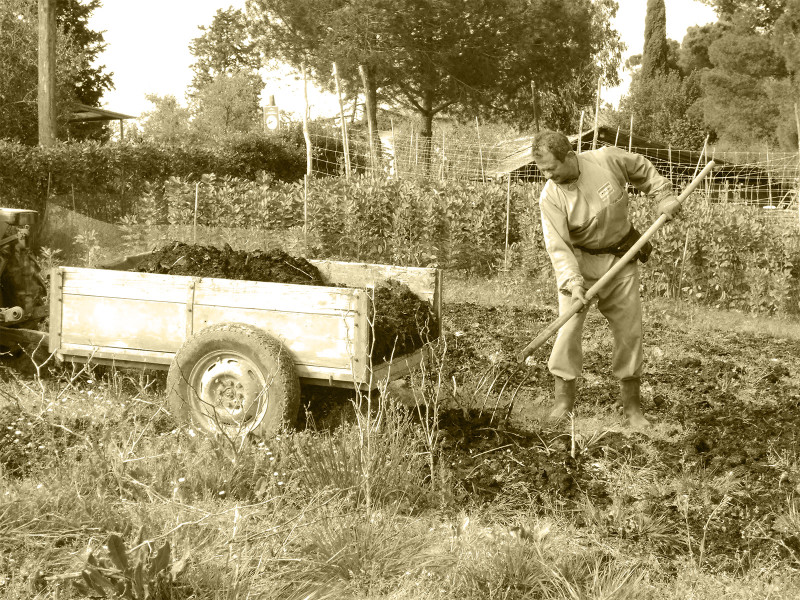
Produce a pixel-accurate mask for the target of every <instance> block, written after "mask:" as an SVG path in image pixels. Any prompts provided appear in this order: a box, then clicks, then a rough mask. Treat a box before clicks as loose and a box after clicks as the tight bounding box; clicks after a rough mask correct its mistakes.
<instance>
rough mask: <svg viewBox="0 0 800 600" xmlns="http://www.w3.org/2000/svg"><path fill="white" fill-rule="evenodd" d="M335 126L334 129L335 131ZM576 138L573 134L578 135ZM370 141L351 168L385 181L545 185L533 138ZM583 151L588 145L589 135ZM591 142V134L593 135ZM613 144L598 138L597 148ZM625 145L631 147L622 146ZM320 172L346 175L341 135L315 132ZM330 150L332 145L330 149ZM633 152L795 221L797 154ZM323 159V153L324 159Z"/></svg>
mask: <svg viewBox="0 0 800 600" xmlns="http://www.w3.org/2000/svg"><path fill="white" fill-rule="evenodd" d="M332 131H333V130H332ZM575 137H576V136H575ZM377 138H378V139H376V140H375V142H373V144H372V148H371V147H370V146H371V145H370V143H369V136H368V135H366V134H364V132H358V133H357V134H356V135H354V136H352V137H351V138H350V139H349V148H350V155H351V164H352V165H356V166H354V167H353V169H352V173H354V174H356V175H370V176H378V177H385V178H399V179H402V178H420V177H422V178H428V179H438V180H465V179H466V180H472V181H476V182H481V181H484V182H485V181H496V180H498V179H504V178H507V177H509V176H510V177H511V178H512V179H514V180H516V179H522V180H525V181H535V182H542V181H543V178H542V175H541V173H540V172H539V171H538V169H537V168H536V166H535V164H534V163H533V159H532V156H531V150H530V146H531V139H532V138H531V136H519V137H515V138H512V139H481V130H480V128H479V127H477V126H476V128H475V129H474V130H473V131H471V132H470V131H469V130H459V131H458V134H457V135H453V134H448V133H447V132H446V131H444V130H443V131H440V132H434V134H433V135H432V136H430V137H423V136H421V135H420V134H419V132H416V131H414V129H409V128H407V127H406V128H403V129H400V128H398V129H395V128H394V127H392V129H391V130H383V131H380V132H379V135H378V136H377ZM583 139H584V143H583V145H582V148H583V149H584V150H585V149H588V148H589V147H590V146H591V144H589V146H587V143H586V141H585V140H586V139H587V138H583ZM589 139H590V140H591V138H589ZM604 145H614V144H608V143H603V142H600V143H598V147H600V146H604ZM619 145H620V146H622V147H623V148H625V149H628V147H627V146H625V145H623V144H619ZM312 146H313V147H314V149H315V150H316V149H325V150H324V152H315V154H316V155H317V156H318V159H317V161H316V162H315V164H316V169H318V170H319V171H320V173H325V174H328V175H330V174H332V173H340V174H341V175H344V174H345V168H344V165H345V157H344V153H343V152H342V150H341V148H342V147H343V143H342V134H341V133H338V132H337V133H330V134H327V133H320V132H317V133H315V134H314V135H313V136H312ZM331 149H335V150H334V151H331ZM630 149H631V151H633V152H636V153H638V154H642V155H644V156H646V157H647V158H648V159H650V161H651V162H652V163H653V165H654V166H655V167H656V169H658V171H659V172H660V173H662V174H663V175H664V176H666V177H668V178H670V180H671V181H673V182H674V183H675V184H676V185H678V186H679V187H682V186H684V185H685V184H686V183H688V182H689V181H691V179H692V178H693V177H694V175H696V173H697V172H698V171H699V170H700V169H701V168H702V167H703V166H704V165H705V164H706V163H707V162H708V161H709V160H712V159H713V160H714V161H715V163H716V167H715V169H714V171H713V172H712V174H711V175H710V176H709V177H708V178H706V180H705V181H704V182H703V187H702V190H703V191H704V192H705V193H706V195H707V196H708V198H709V199H711V200H712V201H715V202H724V203H732V204H742V205H747V206H758V207H761V208H764V209H765V210H764V214H765V215H773V216H775V217H783V218H793V219H794V220H795V221H797V220H798V218H799V214H798V194H800V185H799V184H798V182H799V181H800V156H798V153H796V152H794V153H793V152H773V151H767V150H765V151H761V152H752V151H750V152H731V151H726V152H721V151H720V152H717V151H716V149H714V148H711V149H709V150H708V151H707V152H705V153H700V152H698V151H691V150H684V149H678V148H669V147H667V148H665V147H663V146H654V147H647V146H634V145H632V146H631V147H630ZM320 157H321V158H320Z"/></svg>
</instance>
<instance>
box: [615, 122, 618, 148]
mask: <svg viewBox="0 0 800 600" xmlns="http://www.w3.org/2000/svg"><path fill="white" fill-rule="evenodd" d="M617 142H619V125H617V135H616V137H615V138H614V145H615V146H616V145H617Z"/></svg>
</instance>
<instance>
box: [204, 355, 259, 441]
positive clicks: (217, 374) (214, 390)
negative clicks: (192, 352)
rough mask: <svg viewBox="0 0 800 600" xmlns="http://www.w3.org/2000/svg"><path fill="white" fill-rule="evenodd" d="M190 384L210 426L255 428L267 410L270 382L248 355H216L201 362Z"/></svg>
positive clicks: (208, 356)
mask: <svg viewBox="0 0 800 600" xmlns="http://www.w3.org/2000/svg"><path fill="white" fill-rule="evenodd" d="M189 383H190V384H191V387H192V389H193V390H194V391H195V393H196V398H195V401H196V402H197V403H198V406H197V408H198V409H199V412H201V413H202V414H204V415H205V416H206V418H207V419H208V421H209V423H210V425H212V426H213V427H214V428H217V429H219V428H220V427H226V426H234V427H237V428H239V429H240V430H249V429H251V428H252V427H255V426H256V425H257V424H258V422H259V420H260V417H261V416H262V415H263V414H264V410H265V409H266V405H267V400H268V394H267V382H266V381H265V380H264V378H263V376H262V375H261V373H260V371H259V370H258V369H257V368H256V367H255V365H253V364H252V363H251V362H250V360H248V359H247V358H246V357H245V356H243V355H240V354H237V353H233V352H216V353H211V354H209V355H207V356H206V357H205V359H204V360H202V361H199V362H198V364H197V365H196V367H195V369H194V370H193V372H192V375H191V376H190V379H189Z"/></svg>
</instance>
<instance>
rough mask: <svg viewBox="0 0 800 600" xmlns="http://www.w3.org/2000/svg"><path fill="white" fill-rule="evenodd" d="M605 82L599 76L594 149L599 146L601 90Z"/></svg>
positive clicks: (595, 108) (593, 140)
mask: <svg viewBox="0 0 800 600" xmlns="http://www.w3.org/2000/svg"><path fill="white" fill-rule="evenodd" d="M602 84H603V76H602V75H601V76H600V77H598V78H597V102H596V104H595V105H594V137H592V150H594V149H596V148H597V136H598V134H599V132H600V130H599V124H598V123H599V119H600V90H601V86H602Z"/></svg>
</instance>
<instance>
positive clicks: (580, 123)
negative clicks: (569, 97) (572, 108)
mask: <svg viewBox="0 0 800 600" xmlns="http://www.w3.org/2000/svg"><path fill="white" fill-rule="evenodd" d="M583 112H584V111H581V120H580V121H578V143H577V144H575V146H576V147H575V154H580V153H581V146H583Z"/></svg>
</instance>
